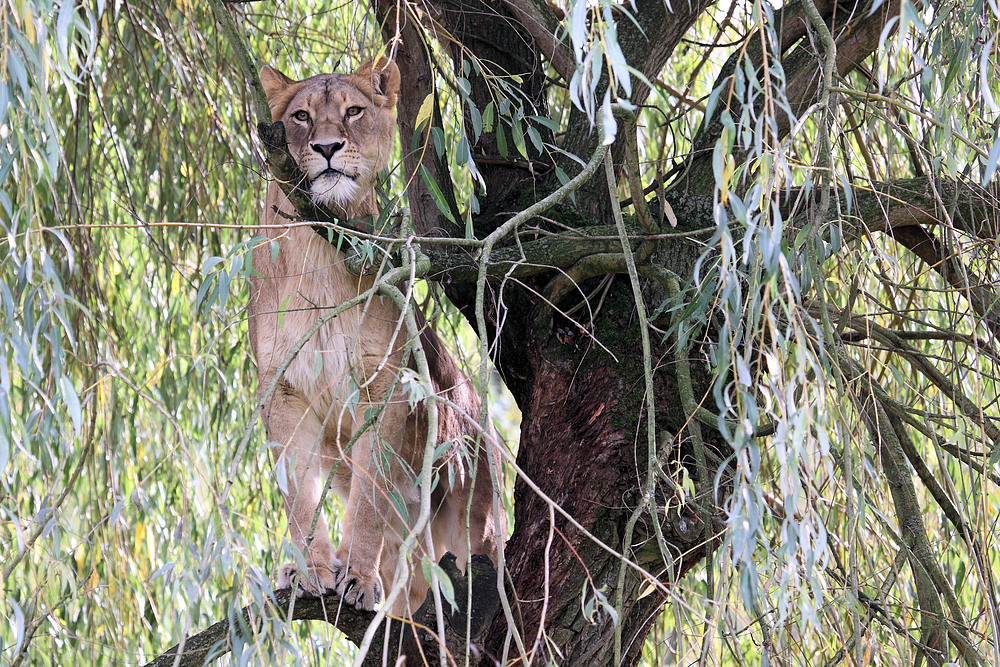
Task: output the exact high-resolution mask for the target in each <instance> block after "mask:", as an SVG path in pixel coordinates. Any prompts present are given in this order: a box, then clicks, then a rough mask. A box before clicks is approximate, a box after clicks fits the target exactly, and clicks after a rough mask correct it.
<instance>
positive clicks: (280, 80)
mask: <svg viewBox="0 0 1000 667" xmlns="http://www.w3.org/2000/svg"><path fill="white" fill-rule="evenodd" d="M297 83H299V82H298V81H296V80H295V79H291V78H289V77H287V76H285V75H284V74H282V73H281V72H279V71H278V70H276V69H274V68H273V67H271V66H270V65H264V66H263V67H261V68H260V85H261V86H263V87H264V94H265V95H267V104H268V106H270V107H271V121H272V122H273V121H276V120H278V119H279V118H281V116H282V114H284V113H285V108H286V107H287V106H288V103H289V102H290V101H291V100H292V97H293V96H294V95H295V92H296V90H297V86H296V84H297Z"/></svg>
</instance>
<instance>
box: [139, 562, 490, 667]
mask: <svg viewBox="0 0 1000 667" xmlns="http://www.w3.org/2000/svg"><path fill="white" fill-rule="evenodd" d="M440 565H441V568H442V569H443V570H444V572H445V574H447V576H448V578H449V579H451V583H452V586H453V590H454V599H455V602H456V607H454V608H451V607H446V608H445V609H444V610H443V612H444V619H445V637H444V643H445V645H446V646H447V648H448V650H449V651H451V652H452V653H453V654H454V653H456V652H459V651H461V652H464V647H465V646H466V645H467V644H468V643H469V642H467V641H466V639H465V637H466V629H467V628H468V630H469V634H468V636H469V637H470V638H471V639H470V641H473V642H474V641H476V640H477V639H478V638H479V636H480V635H481V634H482V633H483V631H484V630H485V628H486V625H487V623H489V622H490V621H491V620H492V619H493V616H494V614H495V613H496V610H497V608H498V607H499V605H500V596H499V593H498V592H497V589H496V578H497V574H496V570H495V569H494V567H493V563H492V562H490V559H489V558H488V557H487V556H483V555H475V556H473V557H472V564H471V567H470V569H471V578H472V595H471V602H472V604H471V615H467V611H468V610H469V607H468V606H467V605H468V602H469V599H470V597H469V586H468V580H469V579H468V578H467V577H466V576H465V574H463V573H462V571H461V570H459V569H458V564H457V563H456V560H455V556H454V555H453V554H451V553H448V554H445V555H444V557H443V558H442V559H441V563H440ZM289 612H290V613H291V616H290V617H289ZM268 616H270V617H277V618H280V619H281V620H282V621H289V620H292V621H324V622H326V623H329V624H330V625H333V626H334V627H336V628H337V629H338V630H340V631H341V632H343V633H344V635H345V636H346V637H347V639H349V640H350V641H351V643H353V644H354V645H356V646H357V645H360V644H361V641H362V639H363V638H364V635H365V631H366V630H367V628H368V626H369V625H370V624H371V622H372V620H373V619H374V618H375V616H376V612H374V611H362V610H360V609H356V608H355V607H353V606H351V605H349V604H347V603H344V602H343V601H342V600H341V599H340V597H339V596H336V595H326V596H323V597H304V596H303V597H295V596H294V595H293V594H292V591H291V590H289V589H285V590H280V591H275V593H274V597H273V598H268V600H267V601H266V604H265V606H264V608H261V607H260V606H259V605H257V604H249V605H247V606H245V607H243V609H242V610H240V612H239V615H238V616H230V617H229V618H225V619H223V620H221V621H218V622H216V623H213V624H212V625H211V626H209V627H208V628H206V629H205V630H202V631H201V632H199V633H198V634H196V635H193V636H191V637H187V638H185V639H184V640H183V641H182V642H181V643H179V644H177V645H176V646H173V647H172V648H170V649H169V650H167V651H166V652H165V653H163V654H162V655H160V656H158V657H156V658H155V659H154V660H152V661H150V662H149V663H147V664H146V666H145V667H174V666H177V667H200V666H201V665H204V664H207V663H209V662H212V661H214V660H217V659H218V658H221V657H222V656H224V655H226V654H227V653H229V652H230V651H231V650H232V644H233V642H232V637H233V636H234V634H235V635H242V634H243V633H244V632H245V631H247V630H249V631H250V633H251V634H253V630H252V629H253V628H259V627H260V623H261V621H262V620H263V619H264V618H265V617H268ZM234 621H235V625H234ZM386 625H389V626H390V629H389V638H388V640H386V638H385V628H386ZM435 626H436V623H435V622H434V598H433V595H431V592H428V594H427V598H426V600H424V603H423V604H422V605H421V606H420V608H419V609H418V610H417V612H416V613H415V614H414V615H413V620H412V621H407V622H406V623H405V624H404V623H402V622H400V621H399V620H395V619H394V620H392V621H391V622H387V623H385V624H382V626H381V627H380V628H379V629H378V631H377V632H376V634H375V638H374V640H373V641H372V644H371V646H373V647H379V649H380V648H381V647H383V646H385V647H388V653H387V654H386V655H382V653H381V652H380V651H374V650H373V651H371V652H369V654H368V655H367V656H366V657H365V660H364V662H363V663H362V664H363V665H366V666H374V665H382V664H390V665H392V664H395V663H396V660H397V658H398V657H399V656H400V655H421V654H424V655H426V654H428V653H429V652H430V651H431V650H432V649H433V651H434V653H435V654H436V653H437V648H436V647H437V638H436V637H435V636H434V635H433V633H432V632H431V631H430V630H429V628H431V627H435ZM246 639H247V641H252V639H251V638H249V637H247V638H246Z"/></svg>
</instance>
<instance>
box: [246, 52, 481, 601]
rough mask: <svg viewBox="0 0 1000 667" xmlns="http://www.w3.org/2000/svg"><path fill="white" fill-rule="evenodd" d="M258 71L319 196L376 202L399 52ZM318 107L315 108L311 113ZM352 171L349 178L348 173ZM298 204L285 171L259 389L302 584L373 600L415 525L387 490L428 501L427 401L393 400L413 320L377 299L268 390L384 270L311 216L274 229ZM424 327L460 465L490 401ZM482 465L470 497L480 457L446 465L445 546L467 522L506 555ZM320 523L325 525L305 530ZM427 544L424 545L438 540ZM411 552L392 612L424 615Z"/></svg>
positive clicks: (276, 212)
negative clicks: (355, 263) (373, 420)
mask: <svg viewBox="0 0 1000 667" xmlns="http://www.w3.org/2000/svg"><path fill="white" fill-rule="evenodd" d="M261 81H262V83H263V84H264V88H265V91H266V92H267V95H268V101H269V103H270V105H271V112H272V118H273V120H274V121H279V120H280V121H282V122H283V123H284V124H285V128H286V132H287V136H288V139H289V150H290V151H291V153H292V155H293V156H294V157H295V158H296V161H297V162H298V164H299V166H300V168H301V169H302V170H303V171H304V172H305V173H306V175H307V176H308V177H309V178H310V180H311V185H312V186H313V190H312V191H311V194H312V196H313V198H314V200H317V201H321V202H322V203H324V204H327V205H328V206H330V207H331V208H333V209H334V210H335V211H337V212H339V213H340V214H341V215H344V214H346V215H348V216H350V217H353V218H359V217H364V216H367V215H373V214H376V213H377V210H376V207H375V203H374V201H375V199H374V193H373V188H372V182H373V179H374V177H375V174H376V173H377V172H378V170H380V169H382V168H384V167H385V166H386V163H387V160H388V156H389V154H390V151H391V148H392V142H393V138H394V134H395V105H396V98H397V95H398V91H399V70H398V69H397V68H396V65H395V64H394V63H392V62H390V61H388V60H386V59H380V60H379V61H377V62H369V63H366V64H365V65H362V67H361V68H359V69H358V71H356V72H355V73H354V74H352V75H336V74H324V75H319V76H314V77H311V78H309V79H305V80H304V81H293V80H291V79H289V78H287V77H285V76H284V75H282V74H280V73H278V72H277V71H276V70H273V69H271V68H269V67H265V68H264V70H262V72H261ZM359 108H360V109H361V110H360V111H359V110H358V109H359ZM306 116H308V118H309V121H308V122H304V121H303V120H302V119H303V118H305V117H306ZM334 147H336V148H335V150H334ZM324 151H325V152H324ZM331 151H333V153H334V154H333V156H332V157H329V156H328V155H327V153H330V152H331ZM327 167H329V168H330V169H336V170H337V171H339V172H341V173H340V174H339V175H338V174H332V173H331V172H330V171H329V170H328V171H327V172H326V175H325V176H321V177H320V178H319V181H322V188H317V187H316V180H313V179H315V178H316V175H317V174H320V173H321V172H323V170H324V169H327ZM343 179H349V180H350V181H351V182H350V183H342V182H341V181H342V180H343ZM294 216H295V210H294V208H293V207H292V206H291V205H290V204H289V202H288V201H287V198H286V196H285V195H284V193H283V192H282V191H281V189H280V187H279V186H278V185H277V184H276V183H273V182H272V183H271V184H270V185H269V186H268V190H267V199H266V203H265V206H264V211H263V212H262V214H261V216H260V221H261V230H260V232H259V233H260V234H261V235H263V236H265V237H267V238H268V239H270V240H271V241H272V242H274V243H276V244H277V254H276V255H273V256H272V253H273V250H272V247H273V243H267V242H264V243H262V244H260V246H258V247H257V248H256V249H255V251H254V256H253V265H254V269H255V273H257V274H259V276H257V277H254V278H253V280H252V291H251V299H250V304H249V313H248V315H249V323H250V326H249V329H250V344H251V348H252V350H253V353H254V357H255V359H256V361H257V366H258V379H257V386H258V394H259V396H260V397H261V398H263V399H264V400H265V405H264V412H263V414H264V422H265V425H266V427H267V434H268V438H269V440H271V441H273V442H276V443H278V445H279V450H278V466H277V473H278V476H279V480H278V481H279V485H280V486H282V492H283V495H284V497H285V508H286V514H287V517H288V526H289V534H290V538H291V541H292V542H293V543H294V544H295V546H297V547H298V548H299V549H300V550H301V551H302V553H303V554H305V556H306V563H307V566H308V572H304V573H301V575H300V577H299V578H300V585H302V586H303V588H304V589H305V590H307V591H310V592H312V593H322V592H324V591H326V590H335V591H337V592H338V593H340V594H342V595H344V597H345V599H346V600H347V601H348V602H349V603H351V604H355V605H357V606H359V607H362V608H368V609H370V608H372V607H373V606H374V605H375V604H376V603H377V602H378V601H379V598H380V597H381V596H382V595H383V591H385V590H387V589H388V587H389V586H391V585H392V582H393V576H394V574H395V570H396V561H397V554H398V551H399V546H400V544H401V542H402V540H403V538H404V534H405V533H404V522H403V520H402V518H401V517H400V516H399V511H398V510H397V508H396V506H395V505H394V504H393V502H391V500H390V494H398V498H399V499H401V500H402V503H403V504H405V506H406V508H407V514H408V518H409V521H410V522H412V521H413V520H415V518H416V516H417V514H418V512H419V507H418V502H419V488H418V487H417V485H416V484H415V473H414V471H419V470H420V467H421V460H422V458H423V453H424V447H425V442H426V408H425V406H424V405H423V404H422V403H421V404H418V405H417V407H416V409H414V410H411V409H410V407H409V405H408V403H407V400H406V396H405V395H403V393H402V391H401V390H400V389H399V387H398V386H397V387H396V388H395V389H394V390H393V393H392V395H391V397H390V400H389V401H388V403H387V404H386V405H385V406H384V408H382V407H381V405H382V402H383V398H384V397H385V396H386V394H387V393H388V392H389V391H390V388H392V386H393V384H394V379H395V376H396V373H397V372H398V370H399V367H400V364H401V361H402V348H403V345H404V342H405V340H404V339H405V336H406V333H405V331H406V329H405V327H400V326H398V322H399V321H400V317H401V314H400V311H399V310H398V308H397V307H396V306H395V305H394V304H393V303H392V302H391V301H389V300H388V299H383V298H380V297H374V298H371V299H369V300H367V302H366V303H365V304H364V305H363V306H360V307H355V308H351V309H349V310H347V311H346V312H343V313H341V314H339V315H337V316H336V317H335V318H333V319H331V320H330V321H328V322H326V323H325V324H323V325H322V326H321V327H320V328H319V330H318V331H317V332H316V333H315V334H314V335H313V336H312V337H311V338H309V340H308V341H307V342H306V343H305V345H304V346H303V347H302V349H301V350H300V351H299V352H298V354H297V356H295V358H294V359H293V360H292V362H291V363H290V364H289V365H288V367H287V368H286V369H285V370H284V372H283V373H282V374H281V376H280V378H279V380H278V384H277V388H276V390H275V391H274V393H273V395H271V396H265V395H264V393H265V392H266V390H267V388H268V387H269V386H270V385H271V384H272V380H273V379H274V378H275V376H276V374H277V373H278V370H279V366H280V364H281V363H282V361H283V360H284V359H285V358H286V357H287V356H288V354H289V353H290V351H291V350H292V348H293V347H294V346H295V345H296V344H297V343H298V342H299V341H300V339H302V338H303V337H304V335H305V333H306V332H307V331H308V330H309V329H310V327H312V326H313V325H314V324H315V322H316V320H317V319H318V318H319V317H321V316H322V315H323V314H324V313H325V312H327V311H328V309H329V308H332V307H335V306H337V305H339V304H341V303H343V302H345V301H347V300H349V299H351V298H354V297H356V296H357V295H358V294H360V293H362V292H364V291H365V290H368V289H369V288H370V287H371V286H372V278H371V277H358V276H354V275H351V274H350V273H348V272H347V270H346V269H345V267H344V256H343V254H341V253H339V252H338V251H337V249H336V247H335V246H333V245H331V244H330V243H328V242H327V241H326V240H325V239H323V238H321V237H320V236H319V235H318V234H316V233H315V232H314V231H313V230H312V229H310V228H309V227H283V228H277V229H275V228H273V226H274V225H282V224H286V223H287V221H288V220H289V218H290V217H294ZM421 321H422V320H421ZM421 341H422V343H423V347H424V349H425V350H426V353H427V358H428V362H429V365H430V367H431V375H432V380H433V382H432V384H433V387H432V388H433V390H434V392H435V393H436V394H437V395H438V396H440V397H441V398H443V399H445V401H446V403H448V404H451V407H448V406H447V404H446V403H445V402H441V403H439V405H440V406H441V408H440V410H439V412H440V417H439V423H440V428H439V429H438V435H437V442H438V443H442V442H452V443H453V445H454V446H453V447H452V449H453V452H452V454H451V465H452V466H455V467H460V465H461V457H460V456H458V454H457V453H456V452H457V449H458V448H459V447H466V448H470V449H471V448H473V446H472V445H471V444H470V443H476V442H479V443H480V447H482V444H481V443H482V440H481V439H480V438H478V437H476V436H475V430H474V429H473V428H470V426H469V423H468V421H467V417H471V418H473V419H475V418H476V416H477V415H478V414H479V400H478V397H477V395H476V393H475V391H474V390H473V388H472V387H471V384H470V382H469V380H468V378H466V377H465V376H464V375H463V374H462V373H461V371H460V370H459V369H458V368H457V366H456V365H455V363H454V361H453V360H452V359H451V358H450V357H449V356H448V354H447V352H446V351H445V350H444V348H443V347H442V346H441V343H440V341H439V340H438V339H437V336H436V335H435V334H434V332H433V331H432V330H431V329H430V328H429V327H425V328H424V331H423V333H422V334H421ZM352 391H354V392H356V394H355V396H353V397H351V396H349V394H350V393H351V392H352ZM373 406H379V409H381V410H382V414H381V417H380V419H379V421H378V423H377V427H376V428H377V432H378V437H377V438H376V437H375V435H374V431H375V430H376V429H369V430H368V431H367V432H365V433H364V434H362V435H361V436H360V437H359V438H358V439H357V442H356V443H355V444H354V445H353V447H352V448H350V450H349V451H347V450H346V449H345V448H346V446H347V444H348V442H349V440H350V439H351V438H352V436H354V435H356V431H357V430H358V429H359V426H360V425H361V423H362V422H363V421H364V420H365V418H366V414H368V410H369V408H371V407H373ZM463 413H464V416H463ZM387 446H388V447H391V450H389V449H387ZM335 466H336V473H335V475H334V478H333V484H332V491H333V492H335V493H336V494H337V495H338V496H339V497H340V498H341V500H342V501H343V504H344V512H343V514H342V518H341V532H342V535H343V537H342V540H341V542H340V546H339V547H338V548H337V549H334V547H333V543H332V541H331V539H330V531H329V527H328V525H327V523H326V520H325V518H324V516H323V511H322V508H321V507H320V506H319V505H320V502H319V501H320V496H321V494H322V489H323V485H324V483H325V482H326V479H327V475H328V473H329V471H330V470H331V469H333V468H334V467H335ZM478 471H479V472H478V475H477V477H476V480H475V493H474V497H473V498H472V502H471V505H469V503H468V500H469V498H468V494H469V489H470V486H471V480H470V479H469V478H468V474H467V470H466V474H465V476H463V475H462V474H461V470H459V471H458V473H459V474H456V475H454V479H455V481H454V484H453V485H451V486H450V485H449V474H448V471H447V470H443V471H442V473H441V480H440V481H439V483H438V486H437V489H436V490H435V493H434V496H433V512H434V514H433V517H432V520H431V533H432V535H433V548H434V554H435V556H436V557H437V558H440V557H441V556H442V555H443V554H444V553H445V552H446V551H452V552H453V553H455V554H456V555H457V556H458V561H459V563H462V562H464V561H465V558H466V557H467V555H468V553H469V550H468V547H467V540H466V532H467V531H466V526H468V533H469V534H468V542H470V543H471V549H472V553H486V554H488V555H489V556H490V557H491V558H493V559H494V561H495V560H496V540H495V533H494V519H493V513H492V492H493V485H492V483H491V480H490V475H489V473H488V465H487V462H486V460H485V458H480V464H479V466H478ZM282 476H283V477H284V479H281V478H280V477H282ZM467 506H469V507H471V511H467V509H466V508H467ZM314 521H315V530H314V533H313V535H314V536H313V539H312V541H311V543H309V544H307V542H308V536H309V534H310V528H311V527H312V525H313V522H314ZM429 547H430V545H428V544H426V543H425V542H422V543H420V548H422V549H424V550H425V553H426V552H427V551H426V550H428V548H429ZM417 555H421V554H417ZM414 565H415V566H416V567H415V569H416V574H415V575H414V576H413V577H412V578H411V580H410V582H409V593H408V595H402V596H400V598H399V599H398V600H397V604H396V605H395V606H394V607H393V609H392V610H391V611H393V612H395V613H398V614H407V613H412V611H414V610H415V608H416V607H415V605H418V604H419V603H420V602H421V601H422V600H423V597H424V595H425V593H426V590H427V583H426V582H425V581H424V580H423V577H422V575H421V574H420V566H419V564H418V563H417V562H416V561H414ZM295 572H296V568H295V567H294V566H283V567H282V568H281V569H280V570H279V573H278V581H277V584H278V586H279V587H281V586H287V585H289V584H290V582H291V579H292V575H293V574H294V573H295ZM380 575H381V582H380V581H379V578H380ZM383 584H384V586H383Z"/></svg>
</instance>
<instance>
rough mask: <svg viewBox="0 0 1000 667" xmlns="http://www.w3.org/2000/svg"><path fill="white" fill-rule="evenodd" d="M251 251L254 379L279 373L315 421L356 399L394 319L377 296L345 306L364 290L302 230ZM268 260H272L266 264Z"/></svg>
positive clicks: (337, 257) (363, 283)
mask: <svg viewBox="0 0 1000 667" xmlns="http://www.w3.org/2000/svg"><path fill="white" fill-rule="evenodd" d="M276 241H277V243H278V252H277V254H276V255H272V250H271V248H270V247H269V245H268V244H264V245H263V246H262V247H260V248H258V249H257V250H256V251H255V252H257V253H260V254H258V256H256V257H255V261H254V266H255V268H256V269H257V271H258V272H259V273H261V274H262V277H261V278H256V279H255V280H254V286H255V288H256V289H255V290H254V295H253V299H252V302H251V313H250V316H251V317H253V318H254V320H255V321H254V322H253V329H254V335H253V336H252V344H253V349H254V356H255V358H256V359H257V364H258V366H259V368H260V371H261V376H262V377H263V376H265V375H266V374H271V373H280V374H281V375H282V378H283V380H284V381H285V382H286V383H287V384H288V385H290V386H291V387H292V388H294V389H295V390H297V391H298V392H300V393H301V394H302V395H304V396H305V397H306V398H307V399H308V400H309V401H311V402H312V408H313V409H314V410H318V411H319V412H320V413H321V414H326V413H330V412H331V411H333V412H340V410H341V409H342V408H344V407H350V404H351V403H353V402H355V401H358V400H362V399H363V398H364V397H363V396H362V391H360V390H359V388H363V387H364V385H365V383H366V381H367V379H368V378H367V374H368V373H369V372H370V371H371V369H372V368H373V367H374V366H377V365H378V362H380V361H381V357H383V356H384V354H385V351H386V349H387V347H388V344H389V340H388V339H389V336H391V328H389V329H388V330H387V327H386V324H387V323H389V324H392V323H394V322H395V319H396V317H398V312H397V313H394V312H391V311H392V309H391V308H387V307H386V304H385V303H383V302H382V301H381V300H380V299H379V298H378V297H375V298H373V299H366V300H365V301H363V302H361V303H360V304H358V305H354V306H352V307H345V305H346V304H348V302H349V301H351V300H352V299H357V298H358V295H359V294H363V293H364V292H365V291H366V290H368V289H369V288H370V287H371V280H370V279H366V278H358V277H357V276H353V275H351V274H350V273H348V272H347V270H346V269H345V268H344V264H343V261H344V258H343V255H342V254H341V253H338V252H337V251H336V248H335V247H334V246H332V245H331V244H329V243H327V242H326V241H325V240H323V239H321V238H320V237H319V236H318V235H316V234H315V233H314V232H312V231H311V230H309V229H294V230H290V233H289V234H287V235H285V236H282V237H281V238H277V239H276ZM272 257H273V259H272Z"/></svg>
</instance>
